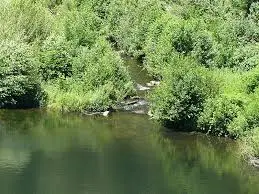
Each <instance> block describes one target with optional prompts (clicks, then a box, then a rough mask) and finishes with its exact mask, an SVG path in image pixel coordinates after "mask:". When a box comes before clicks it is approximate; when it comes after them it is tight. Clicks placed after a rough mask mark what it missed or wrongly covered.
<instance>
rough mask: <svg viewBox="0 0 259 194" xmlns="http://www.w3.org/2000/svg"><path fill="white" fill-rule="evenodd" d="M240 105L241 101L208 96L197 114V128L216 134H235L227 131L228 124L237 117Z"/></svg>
mask: <svg viewBox="0 0 259 194" xmlns="http://www.w3.org/2000/svg"><path fill="white" fill-rule="evenodd" d="M241 105H242V103H240V102H238V101H235V100H233V99H228V98H227V97H224V96H223V97H216V98H209V99H208V100H206V102H205V105H204V109H203V112H202V113H201V114H200V116H199V119H198V128H199V129H200V130H201V131H203V132H205V133H210V134H214V135H218V136H222V135H231V136H236V134H235V133H234V134H231V132H230V131H228V126H229V124H230V123H231V122H232V121H233V119H234V118H236V117H237V115H238V112H239V111H240V109H241V107H240V106H241Z"/></svg>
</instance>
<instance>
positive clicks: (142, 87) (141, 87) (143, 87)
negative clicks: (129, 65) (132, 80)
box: [137, 84, 150, 91]
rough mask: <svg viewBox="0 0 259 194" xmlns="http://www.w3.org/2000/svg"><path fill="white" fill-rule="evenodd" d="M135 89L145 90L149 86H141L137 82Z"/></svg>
mask: <svg viewBox="0 0 259 194" xmlns="http://www.w3.org/2000/svg"><path fill="white" fill-rule="evenodd" d="M137 90H139V91H146V90H150V88H149V87H145V86H142V85H140V84H137Z"/></svg>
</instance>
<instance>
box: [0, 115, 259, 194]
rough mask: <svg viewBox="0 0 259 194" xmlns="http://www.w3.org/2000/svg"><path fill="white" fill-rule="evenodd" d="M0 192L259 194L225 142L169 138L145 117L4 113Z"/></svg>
mask: <svg viewBox="0 0 259 194" xmlns="http://www.w3.org/2000/svg"><path fill="white" fill-rule="evenodd" d="M0 132H1V133H0V193H1V194H174V193H175V194H187V193H188V194H214V193H215V194H250V193H251V194H253V193H255V194H258V193H259V171H257V170H256V169H254V168H253V167H251V166H249V165H248V164H247V163H246V162H245V161H243V159H242V158H241V157H240V156H239V155H238V144H237V143H236V142H234V141H231V140H229V139H225V138H216V137H208V136H205V135H198V134H184V133H168V132H166V129H163V128H162V127H161V126H160V125H158V124H157V123H154V122H153V121H151V120H149V119H148V117H147V116H145V115H137V114H130V113H113V114H112V115H111V116H110V117H87V116H81V115H75V114H63V115H61V114H57V113H49V112H46V111H43V110H1V111H0Z"/></svg>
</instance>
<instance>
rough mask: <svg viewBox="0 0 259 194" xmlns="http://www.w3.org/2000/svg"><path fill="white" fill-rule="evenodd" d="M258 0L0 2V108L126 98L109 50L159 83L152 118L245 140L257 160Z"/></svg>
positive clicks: (127, 88) (72, 106)
mask: <svg viewBox="0 0 259 194" xmlns="http://www.w3.org/2000/svg"><path fill="white" fill-rule="evenodd" d="M258 11H259V2H258V1H256V0H254V1H253V0H217V1H211V0H210V1H209V0H197V1H192V0H178V1H169V0H141V1H140V0H131V1H127V0H103V1H99V0H90V1H82V0H63V1H57V0H56V1H53V0H44V1H40V0H4V1H2V2H1V3H0V13H1V14H0V26H1V28H0V41H1V48H0V57H1V58H0V76H1V81H0V107H2V108H5V107H11V108H17V107H18V108H19V107H35V106H39V105H45V106H46V107H48V108H51V109H57V110H62V111H81V112H83V111H103V110H106V109H109V108H111V107H113V106H114V105H115V104H116V102H118V101H120V100H122V99H124V98H125V97H127V96H129V95H131V94H132V93H134V88H133V83H132V81H131V78H130V76H129V73H128V71H127V69H126V67H124V66H123V61H122V60H121V58H120V56H119V54H118V53H117V52H116V51H115V49H113V48H114V46H116V47H117V49H121V50H124V51H125V52H126V54H128V55H133V56H135V57H136V58H139V59H141V60H142V61H143V64H144V67H145V68H146V69H147V70H148V71H149V73H150V74H151V75H152V76H154V77H155V78H156V79H160V80H161V85H160V86H159V87H157V89H155V91H154V92H152V93H151V94H150V97H149V98H150V102H151V105H150V109H151V114H152V115H153V118H155V119H157V120H160V121H161V122H162V123H163V124H164V125H166V126H169V127H171V128H174V129H175V128H177V129H181V130H183V129H184V130H187V131H189V130H195V131H202V132H204V133H210V134H213V135H218V136H229V137H233V138H239V139H244V140H245V141H246V142H247V145H248V146H249V147H250V149H249V150H252V151H251V152H252V153H254V154H256V155H257V156H258V153H259V147H258V146H256V145H258V142H259V138H258V127H259V126H258V125H259V116H258V115H259V114H258V113H259V112H258V108H259V107H258V105H257V104H258V103H259V90H258V86H259V67H258V65H259V64H258V63H259V49H258V48H259V16H258Z"/></svg>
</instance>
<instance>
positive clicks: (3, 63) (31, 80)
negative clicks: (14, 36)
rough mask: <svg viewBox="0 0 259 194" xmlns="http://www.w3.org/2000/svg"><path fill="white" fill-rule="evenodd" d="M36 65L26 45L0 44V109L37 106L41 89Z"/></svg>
mask: <svg viewBox="0 0 259 194" xmlns="http://www.w3.org/2000/svg"><path fill="white" fill-rule="evenodd" d="M36 65H37V63H36V61H35V60H34V57H33V55H32V53H31V51H30V49H29V47H28V46H27V45H26V44H23V43H20V42H15V41H8V42H4V41H2V42H0V108H30V107H38V106H39V103H40V100H41V99H40V98H41V89H40V83H39V80H38V79H37V75H36V72H35V70H36V68H35V67H36Z"/></svg>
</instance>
